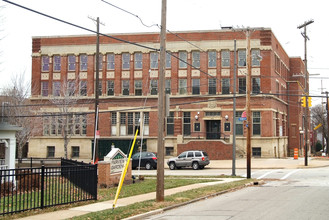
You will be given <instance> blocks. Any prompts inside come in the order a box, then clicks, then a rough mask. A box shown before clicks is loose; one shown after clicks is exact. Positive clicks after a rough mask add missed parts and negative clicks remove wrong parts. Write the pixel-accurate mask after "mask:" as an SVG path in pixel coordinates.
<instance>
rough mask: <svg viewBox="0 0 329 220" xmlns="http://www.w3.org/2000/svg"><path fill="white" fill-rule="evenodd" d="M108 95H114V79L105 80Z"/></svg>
mask: <svg viewBox="0 0 329 220" xmlns="http://www.w3.org/2000/svg"><path fill="white" fill-rule="evenodd" d="M106 94H107V95H108V96H114V80H107V91H106Z"/></svg>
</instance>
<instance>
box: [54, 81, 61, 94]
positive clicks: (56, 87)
mask: <svg viewBox="0 0 329 220" xmlns="http://www.w3.org/2000/svg"><path fill="white" fill-rule="evenodd" d="M60 95H61V81H54V82H53V96H60Z"/></svg>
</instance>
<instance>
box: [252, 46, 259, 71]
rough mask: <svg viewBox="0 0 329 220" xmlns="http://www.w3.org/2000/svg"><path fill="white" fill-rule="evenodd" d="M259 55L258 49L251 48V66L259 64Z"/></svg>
mask: <svg viewBox="0 0 329 220" xmlns="http://www.w3.org/2000/svg"><path fill="white" fill-rule="evenodd" d="M260 61H261V56H260V50H259V49H251V66H253V67H255V66H256V67H258V66H260Z"/></svg>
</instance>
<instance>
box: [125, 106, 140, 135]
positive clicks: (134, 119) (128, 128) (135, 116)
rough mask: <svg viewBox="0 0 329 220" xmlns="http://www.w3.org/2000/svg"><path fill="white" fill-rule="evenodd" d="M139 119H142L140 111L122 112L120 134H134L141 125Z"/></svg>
mask: <svg viewBox="0 0 329 220" xmlns="http://www.w3.org/2000/svg"><path fill="white" fill-rule="evenodd" d="M139 120H140V112H121V113H120V135H121V136H126V135H134V134H135V132H136V129H137V128H138V129H139V125H140V123H139ZM138 132H139V130H138ZM138 134H139V133H138Z"/></svg>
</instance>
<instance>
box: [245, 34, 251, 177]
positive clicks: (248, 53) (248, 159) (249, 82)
mask: <svg viewBox="0 0 329 220" xmlns="http://www.w3.org/2000/svg"><path fill="white" fill-rule="evenodd" d="M250 35H251V31H250V29H249V28H248V29H247V31H246V38H247V51H246V54H247V79H246V93H247V94H246V113H247V124H246V126H247V178H248V179H250V178H251V126H252V121H251V109H250V94H251V55H250Z"/></svg>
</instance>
